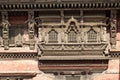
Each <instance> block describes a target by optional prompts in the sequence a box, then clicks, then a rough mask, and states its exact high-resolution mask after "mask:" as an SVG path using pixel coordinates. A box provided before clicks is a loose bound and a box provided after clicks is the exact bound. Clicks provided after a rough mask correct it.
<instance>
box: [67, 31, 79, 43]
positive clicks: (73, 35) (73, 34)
mask: <svg viewBox="0 0 120 80" xmlns="http://www.w3.org/2000/svg"><path fill="white" fill-rule="evenodd" d="M76 35H77V34H76V32H75V31H74V30H73V29H72V30H70V32H69V33H68V42H76V41H77V39H76V37H77V36H76Z"/></svg>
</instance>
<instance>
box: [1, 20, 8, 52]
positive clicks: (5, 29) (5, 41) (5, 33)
mask: <svg viewBox="0 0 120 80" xmlns="http://www.w3.org/2000/svg"><path fill="white" fill-rule="evenodd" d="M2 26H3V44H4V49H5V50H8V49H9V26H10V24H9V22H8V21H7V20H4V21H3V22H2Z"/></svg>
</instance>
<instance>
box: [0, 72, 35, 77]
mask: <svg viewBox="0 0 120 80" xmlns="http://www.w3.org/2000/svg"><path fill="white" fill-rule="evenodd" d="M18 76H20V77H35V76H36V73H0V77H18Z"/></svg>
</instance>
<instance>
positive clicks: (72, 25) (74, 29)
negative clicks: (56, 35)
mask: <svg viewBox="0 0 120 80" xmlns="http://www.w3.org/2000/svg"><path fill="white" fill-rule="evenodd" d="M78 26H79V25H78V22H77V20H76V19H74V17H71V19H69V20H68V22H67V24H66V35H67V41H68V42H73V43H74V42H77V34H78V32H79V30H78Z"/></svg>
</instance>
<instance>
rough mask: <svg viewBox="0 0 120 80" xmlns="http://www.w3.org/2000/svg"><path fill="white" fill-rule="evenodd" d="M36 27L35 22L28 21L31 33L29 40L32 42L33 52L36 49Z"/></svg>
mask: <svg viewBox="0 0 120 80" xmlns="http://www.w3.org/2000/svg"><path fill="white" fill-rule="evenodd" d="M34 26H35V21H34V20H29V21H28V32H29V40H30V49H31V50H33V49H34V48H35V41H34V32H35V30H34Z"/></svg>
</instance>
